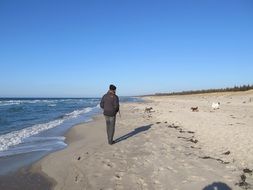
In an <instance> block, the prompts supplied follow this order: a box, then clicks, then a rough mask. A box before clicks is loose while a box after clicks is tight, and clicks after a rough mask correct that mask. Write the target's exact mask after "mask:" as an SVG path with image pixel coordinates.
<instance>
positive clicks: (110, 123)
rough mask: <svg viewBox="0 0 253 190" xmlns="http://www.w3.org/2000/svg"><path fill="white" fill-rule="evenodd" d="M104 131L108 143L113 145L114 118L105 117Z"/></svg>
mask: <svg viewBox="0 0 253 190" xmlns="http://www.w3.org/2000/svg"><path fill="white" fill-rule="evenodd" d="M105 121H106V131H107V138H108V143H109V144H113V136H114V131H115V123H116V116H113V117H110V116H106V115H105Z"/></svg>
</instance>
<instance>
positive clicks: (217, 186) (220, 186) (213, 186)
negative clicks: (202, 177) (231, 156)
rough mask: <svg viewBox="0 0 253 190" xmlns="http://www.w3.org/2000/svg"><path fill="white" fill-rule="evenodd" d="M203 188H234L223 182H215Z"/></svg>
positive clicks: (226, 189) (205, 189) (218, 189)
mask: <svg viewBox="0 0 253 190" xmlns="http://www.w3.org/2000/svg"><path fill="white" fill-rule="evenodd" d="M203 190H232V189H231V188H230V187H229V186H228V185H227V184H225V183H222V182H214V183H212V184H211V185H208V186H206V187H205V188H204V189H203Z"/></svg>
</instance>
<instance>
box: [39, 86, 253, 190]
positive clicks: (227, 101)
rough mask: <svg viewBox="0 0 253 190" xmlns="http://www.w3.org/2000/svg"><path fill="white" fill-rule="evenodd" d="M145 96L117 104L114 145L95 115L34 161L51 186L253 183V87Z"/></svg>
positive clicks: (220, 186) (208, 186) (228, 185)
mask: <svg viewBox="0 0 253 190" xmlns="http://www.w3.org/2000/svg"><path fill="white" fill-rule="evenodd" d="M145 99H146V102H144V103H126V104H122V105H121V114H122V116H121V118H120V117H118V118H117V124H116V125H117V126H116V133H115V139H117V140H116V141H117V143H116V144H114V145H112V146H111V145H108V144H107V141H106V131H105V122H104V118H103V116H98V117H96V118H95V119H94V121H92V122H90V123H87V124H81V125H78V126H75V127H74V128H72V129H71V130H70V131H69V133H68V134H67V139H68V143H69V146H68V148H66V149H64V150H62V151H59V152H56V153H53V154H50V155H49V156H47V157H45V158H44V159H42V160H41V161H40V162H39V163H37V164H36V165H35V166H36V167H38V165H39V166H40V167H41V170H42V171H43V172H44V173H46V174H47V175H48V176H49V177H51V178H53V179H54V180H55V181H56V182H57V184H56V186H55V189H56V190H65V189H66V190H81V189H82V190H83V189H103V190H104V189H108V190H109V189H129V190H130V189H131V190H132V189H169V190H176V189H177V190H181V189H204V190H208V189H215V187H217V188H216V189H223V190H228V189H242V188H248V189H251V188H252V186H251V185H253V177H252V173H251V171H250V170H252V169H253V138H252V137H253V91H248V92H238V93H214V94H201V95H188V96H164V97H146V98H145ZM212 102H220V103H221V105H220V109H218V110H212V108H211V105H212ZM195 106H198V108H199V112H192V111H191V110H190V108H191V107H195ZM146 107H152V108H153V110H154V112H151V113H145V112H144V110H145V108H146ZM243 170H244V171H243ZM237 183H240V185H242V187H239V185H238V184H237Z"/></svg>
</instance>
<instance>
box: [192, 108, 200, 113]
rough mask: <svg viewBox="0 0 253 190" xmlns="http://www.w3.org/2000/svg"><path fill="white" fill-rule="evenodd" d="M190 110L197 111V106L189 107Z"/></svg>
mask: <svg viewBox="0 0 253 190" xmlns="http://www.w3.org/2000/svg"><path fill="white" fill-rule="evenodd" d="M191 110H192V111H193V112H198V111H199V108H198V107H191Z"/></svg>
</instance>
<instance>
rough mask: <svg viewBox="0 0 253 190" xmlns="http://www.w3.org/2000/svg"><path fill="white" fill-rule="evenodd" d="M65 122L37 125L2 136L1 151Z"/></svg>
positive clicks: (56, 121)
mask: <svg viewBox="0 0 253 190" xmlns="http://www.w3.org/2000/svg"><path fill="white" fill-rule="evenodd" d="M63 121H64V120H54V121H51V122H48V123H45V124H37V125H34V126H32V127H28V128H24V129H21V130H19V131H13V132H11V133H7V134H5V135H1V136H0V151H4V150H7V149H8V148H9V147H11V146H14V145H18V144H20V143H22V142H23V140H24V139H25V138H27V137H30V136H33V135H36V134H38V133H40V132H42V131H45V130H48V129H51V128H53V127H56V126H59V125H60V124H62V123H63Z"/></svg>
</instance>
